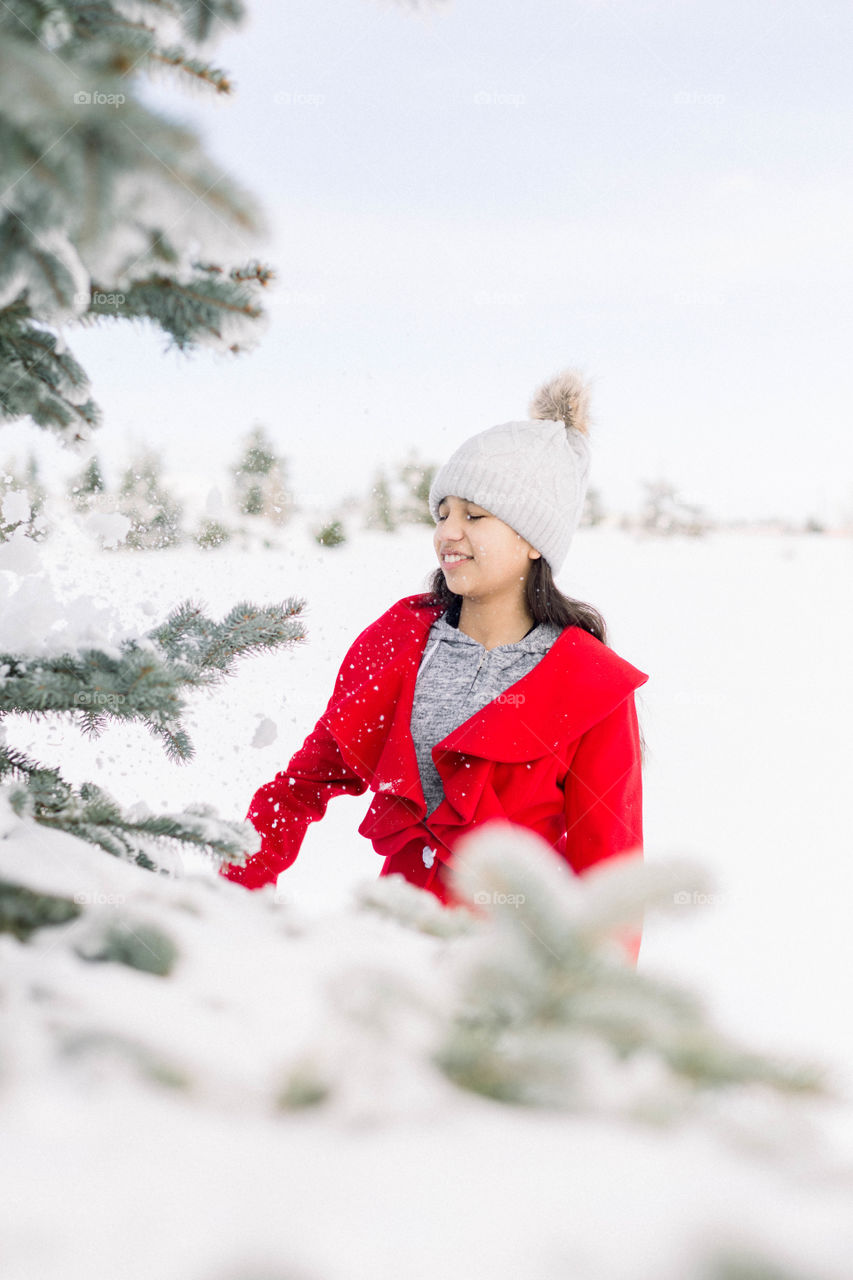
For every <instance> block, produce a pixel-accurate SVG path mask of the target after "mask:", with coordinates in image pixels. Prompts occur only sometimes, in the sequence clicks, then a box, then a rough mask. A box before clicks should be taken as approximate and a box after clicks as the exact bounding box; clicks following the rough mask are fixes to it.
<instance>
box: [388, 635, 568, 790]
mask: <svg viewBox="0 0 853 1280" xmlns="http://www.w3.org/2000/svg"><path fill="white" fill-rule="evenodd" d="M561 630H562V628H560V627H558V626H555V625H554V624H553V623H551V622H540V623H538V625H537V626H535V627H534V628H533V630H532V631H529V632H528V633H527V635H526V636H524V637H523V638H522V639H521V640H516V642H515V644H499V645H496V646H495V648H494V649H487V648H486V647H485V645H482V644H480V642H479V641H478V640H473V639H472V638H471V636H469V635H466V634H465V632H464V631H460V630H459V629H458V627H454V626H451V624H450V623H449V622H448V621H447V615H446V614H444V613H443V614H441V616H440V617H438V618H436V620H435V622H433V624H432V626H431V627H430V631H429V635H428V637H427V643H426V647H425V648H424V652H423V656H422V657H421V664H420V667H419V668H418V676H417V681H416V683H415V698H414V703H413V705H412V738H413V740H414V744H415V755H416V756H417V761H418V770H419V772H420V776H421V785H422V786H423V791H424V797H425V799H426V802H427V815H429V814H431V813H433V812H434V810H435V809H437V808H438V806H439V804H440V803H441V801H442V799H443V797H444V788H443V786H442V783H441V777H440V775H439V773H438V770H437V769H436V767H435V765H434V764H433V760H432V755H431V754H430V752H431V750H432V748H433V747H434V746H435V744H436V743H437V742H441V740H442V738H445V737H447V735H448V734H449V733H450V732H451V731H452V730H453V729H456V728H458V727H459V725H460V724H462V723H463V722H464V721H465V720H467V719H468V718H469V717H470V716H472V715H474V714H475V712H477V711H481V710H482V709H483V707H484V706H485V705H486V703H487V702H491V701H492V699H493V698H497V697H498V696H499V695H500V694H502V693H505V692H506V690H507V689H508V688H509V687H510V685H513V684H515V682H516V681H517V680H520V679H521V677H522V676H526V675H527V673H528V671H532V669H533V668H534V667H535V666H536V663H537V662H538V661H539V660H540V658H541V657H542V656H543V655H544V654H546V653H547V652H548V650H549V649H550V648H551V645H552V644H553V643H554V641H555V640H556V639H557V636H559V635H560V633H561Z"/></svg>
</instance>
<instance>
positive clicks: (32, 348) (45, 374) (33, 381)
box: [0, 297, 101, 441]
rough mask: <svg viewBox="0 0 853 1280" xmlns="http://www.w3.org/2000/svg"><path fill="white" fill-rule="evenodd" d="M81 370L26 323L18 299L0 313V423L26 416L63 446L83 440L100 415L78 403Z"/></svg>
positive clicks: (51, 338)
mask: <svg viewBox="0 0 853 1280" xmlns="http://www.w3.org/2000/svg"><path fill="white" fill-rule="evenodd" d="M88 388H89V380H88V378H87V376H86V372H85V370H84V369H83V368H82V366H81V365H79V364H78V363H77V361H76V360H75V358H74V356H73V355H72V354H71V352H70V351H68V350H62V349H61V348H60V345H59V342H58V339H57V338H56V335H55V334H53V333H51V332H50V331H49V330H48V329H44V328H39V327H37V326H36V324H34V323H33V321H32V320H31V319H30V317H29V314H28V306H27V303H26V302H25V301H24V300H22V299H21V298H20V297H19V298H18V299H16V301H15V302H14V303H12V305H11V306H8V307H5V308H4V309H3V310H2V311H0V421H6V422H11V421H14V420H15V419H17V418H21V417H24V416H29V417H31V418H32V419H33V421H34V422H35V423H36V425H37V426H40V427H50V428H52V429H53V430H55V431H57V433H58V434H59V435H60V436H62V437H63V438H64V439H66V440H68V439H71V440H75V441H80V440H86V439H88V436H89V431H90V429H92V428H94V427H97V426H99V425H100V422H101V410H100V408H99V407H98V405H96V404H95V402H94V401H93V400H91V399H88V398H84V397H85V395H86V392H87V391H88Z"/></svg>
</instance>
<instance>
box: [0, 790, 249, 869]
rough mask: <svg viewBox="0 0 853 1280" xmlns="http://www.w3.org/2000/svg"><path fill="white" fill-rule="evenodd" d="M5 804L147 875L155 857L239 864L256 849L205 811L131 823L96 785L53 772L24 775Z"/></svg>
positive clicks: (237, 827)
mask: <svg viewBox="0 0 853 1280" xmlns="http://www.w3.org/2000/svg"><path fill="white" fill-rule="evenodd" d="M8 800H9V804H10V806H11V808H12V810H13V811H14V812H15V813H16V814H17V816H18V817H30V818H32V819H33V820H34V821H35V822H38V823H40V825H41V826H45V827H50V828H52V829H53V830H56V831H65V832H67V833H68V834H69V835H73V836H77V837H78V838H79V839H81V840H86V841H88V842H89V843H90V844H95V845H99V846H100V847H101V848H102V849H104V850H105V852H107V853H109V854H112V855H113V857H116V858H122V859H124V860H125V861H128V862H134V863H136V864H137V865H139V866H141V867H145V868H146V869H147V870H149V871H157V870H159V864H158V861H157V854H158V853H159V854H160V855H161V856H162V855H163V854H166V855H167V856H168V853H169V852H172V853H174V852H180V851H181V850H183V849H185V848H187V847H189V848H192V849H196V850H198V851H201V852H204V853H208V854H210V855H211V857H216V858H217V859H224V860H226V861H233V860H235V859H236V860H237V861H239V859H240V857H241V856H243V854H245V853H246V852H248V850H247V848H246V846H247V844H250V845H253V844H256V843H257V840H256V839H255V838H254V832H253V829H252V828H251V826H250V824H248V823H246V822H228V821H226V820H225V819H222V818H219V817H218V816H217V815H216V811H215V809H214V808H213V807H212V806H210V805H188V806H187V807H186V808H185V809H184V810H183V811H182V812H181V813H177V814H145V815H143V816H140V817H137V818H132V817H131V816H130V815H129V814H128V813H126V812H125V811H124V810H123V809H122V808H121V806H120V805H118V804H117V803H116V801H115V800H114V799H113V798H112V797H111V796H110V795H108V793H107V792H106V791H104V790H103V788H102V787H99V786H98V785H97V784H96V783H94V782H84V783H82V784H81V785H80V787H79V788H74V787H72V786H70V785H69V784H68V783H67V782H65V781H64V780H63V779H62V777H61V776H60V774H59V773H58V771H57V770H55V769H45V770H40V771H38V772H34V773H30V774H29V776H28V777H27V780H26V783H25V784H24V785H23V786H16V787H12V788H10V790H9V792H8Z"/></svg>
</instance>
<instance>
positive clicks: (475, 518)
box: [436, 511, 485, 524]
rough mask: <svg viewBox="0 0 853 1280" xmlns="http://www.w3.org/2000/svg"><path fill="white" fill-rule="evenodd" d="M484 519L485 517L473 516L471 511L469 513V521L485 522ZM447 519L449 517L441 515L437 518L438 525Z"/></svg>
mask: <svg viewBox="0 0 853 1280" xmlns="http://www.w3.org/2000/svg"><path fill="white" fill-rule="evenodd" d="M484 518H485V517H483V516H474V515H472V514H471V512H470V511H469V512H468V519H469V520H483V519H484ZM446 519H447V516H446V515H443V516H442V515H440V516H438V518H437V520H436V524H441V522H442V520H446Z"/></svg>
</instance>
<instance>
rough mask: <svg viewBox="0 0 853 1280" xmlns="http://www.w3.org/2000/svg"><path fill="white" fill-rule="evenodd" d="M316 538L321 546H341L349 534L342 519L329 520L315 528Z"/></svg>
mask: <svg viewBox="0 0 853 1280" xmlns="http://www.w3.org/2000/svg"><path fill="white" fill-rule="evenodd" d="M314 538H315V540H316V541H317V542H319V544H320V546H321V547H340V546H342V545H343V543H345V542H346V540H347V535H346V531H345V529H344V526H343V524H342V523H341V521H340V520H329V521H328V522H327V523H326V524H324V525H321V527H320V528H319V529H316V530H315V532H314Z"/></svg>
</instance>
